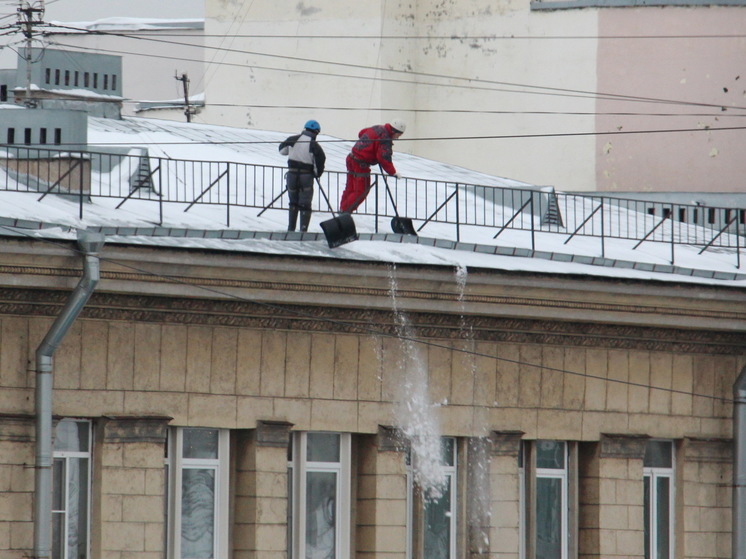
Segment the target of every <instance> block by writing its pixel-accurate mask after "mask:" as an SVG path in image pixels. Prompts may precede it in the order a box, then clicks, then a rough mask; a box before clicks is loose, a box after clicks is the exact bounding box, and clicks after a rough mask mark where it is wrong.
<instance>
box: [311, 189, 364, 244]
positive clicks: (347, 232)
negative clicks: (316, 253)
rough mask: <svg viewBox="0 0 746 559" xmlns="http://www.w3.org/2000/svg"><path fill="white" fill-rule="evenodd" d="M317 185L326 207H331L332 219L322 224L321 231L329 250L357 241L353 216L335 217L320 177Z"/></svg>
mask: <svg viewBox="0 0 746 559" xmlns="http://www.w3.org/2000/svg"><path fill="white" fill-rule="evenodd" d="M316 183H317V184H318V185H319V191H321V194H323V195H324V200H326V205H327V206H329V211H330V212H332V218H331V219H328V220H326V221H322V222H321V229H322V230H323V231H324V236H325V237H326V242H327V243H328V244H329V248H336V247H338V246H340V245H343V244H345V243H349V242H351V241H356V240H357V239H358V234H357V229H355V222H354V221H353V220H352V216H351V215H350V214H348V213H341V214H339V215H335V214H334V210H333V209H332V205H331V204H330V203H329V198H328V197H327V195H326V192H324V189H323V188H322V187H321V181H320V180H319V178H318V177H316Z"/></svg>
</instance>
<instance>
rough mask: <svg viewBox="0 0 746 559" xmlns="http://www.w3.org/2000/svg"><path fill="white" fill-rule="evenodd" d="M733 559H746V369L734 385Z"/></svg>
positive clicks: (745, 368)
mask: <svg viewBox="0 0 746 559" xmlns="http://www.w3.org/2000/svg"><path fill="white" fill-rule="evenodd" d="M733 401H734V403H733V442H734V451H733V551H732V553H733V559H742V558H743V557H746V529H745V528H744V526H746V440H744V437H746V367H744V368H743V369H742V370H741V374H740V375H738V379H737V380H736V382H735V384H734V385H733Z"/></svg>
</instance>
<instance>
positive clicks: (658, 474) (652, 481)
mask: <svg viewBox="0 0 746 559" xmlns="http://www.w3.org/2000/svg"><path fill="white" fill-rule="evenodd" d="M648 442H649V443H650V442H656V443H661V442H665V443H668V444H669V445H670V448H671V465H670V466H668V467H664V466H645V464H644V462H643V467H642V478H643V483H645V481H646V479H647V480H649V487H650V492H649V494H648V499H647V500H644V502H643V510H644V514H643V518H647V519H648V520H649V524H648V525H647V526H645V529H646V530H647V532H648V538H647V539H646V541H645V542H644V546H645V548H644V556H645V557H649V556H650V555H649V554H654V555H655V556H656V557H657V549H658V521H659V512H658V499H657V495H658V480H659V479H668V483H669V485H668V557H669V559H674V557H675V543H676V542H675V539H674V536H675V527H676V508H675V504H676V498H675V497H676V447H675V445H674V443H673V441H671V440H666V439H651V440H649V441H648Z"/></svg>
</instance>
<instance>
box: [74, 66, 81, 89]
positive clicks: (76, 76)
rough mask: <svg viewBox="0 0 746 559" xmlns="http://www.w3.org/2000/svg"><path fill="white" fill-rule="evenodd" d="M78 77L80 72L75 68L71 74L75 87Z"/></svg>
mask: <svg viewBox="0 0 746 559" xmlns="http://www.w3.org/2000/svg"><path fill="white" fill-rule="evenodd" d="M79 77H80V72H78V71H77V70H75V73H74V74H73V85H74V86H75V87H78V79H79Z"/></svg>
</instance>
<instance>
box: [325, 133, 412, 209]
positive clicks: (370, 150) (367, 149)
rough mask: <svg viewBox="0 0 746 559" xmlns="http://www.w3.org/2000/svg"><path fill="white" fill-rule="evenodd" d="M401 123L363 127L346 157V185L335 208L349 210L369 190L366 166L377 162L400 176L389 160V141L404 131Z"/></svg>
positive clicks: (391, 145) (361, 199) (391, 148)
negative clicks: (337, 206)
mask: <svg viewBox="0 0 746 559" xmlns="http://www.w3.org/2000/svg"><path fill="white" fill-rule="evenodd" d="M406 128H407V125H406V123H405V122H403V121H401V120H399V119H396V120H392V121H391V122H390V123H388V124H377V125H375V126H371V127H370V128H364V129H363V130H361V131H360V133H359V134H358V138H359V139H358V141H357V142H355V145H354V146H352V151H350V154H349V155H348V156H347V185H346V186H345V190H344V192H343V193H342V200H341V201H340V203H339V210H340V211H342V212H353V211H355V209H357V207H358V206H359V205H360V204H362V203H363V201H364V200H365V197H366V196H367V195H368V192H369V191H370V166H371V165H380V166H381V168H382V169H383V170H384V171H386V173H388V174H389V175H393V176H395V177H396V178H397V179H398V178H399V177H400V175H399V173H397V172H396V167H394V164H393V162H392V161H391V155H392V153H393V141H394V140H397V139H398V138H399V137H400V136H401V135H402V134H403V133H404V131H405V130H406Z"/></svg>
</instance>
